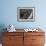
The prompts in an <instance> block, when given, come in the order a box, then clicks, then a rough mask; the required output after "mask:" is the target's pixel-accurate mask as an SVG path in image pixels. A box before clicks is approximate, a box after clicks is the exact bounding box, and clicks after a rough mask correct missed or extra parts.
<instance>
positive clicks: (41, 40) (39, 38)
mask: <svg viewBox="0 0 46 46" xmlns="http://www.w3.org/2000/svg"><path fill="white" fill-rule="evenodd" d="M32 43H33V44H43V43H44V36H32Z"/></svg>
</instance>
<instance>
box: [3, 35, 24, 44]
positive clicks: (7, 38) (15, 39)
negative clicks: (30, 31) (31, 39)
mask: <svg viewBox="0 0 46 46" xmlns="http://www.w3.org/2000/svg"><path fill="white" fill-rule="evenodd" d="M21 41H23V36H4V37H3V43H6V44H8V43H14V42H21Z"/></svg>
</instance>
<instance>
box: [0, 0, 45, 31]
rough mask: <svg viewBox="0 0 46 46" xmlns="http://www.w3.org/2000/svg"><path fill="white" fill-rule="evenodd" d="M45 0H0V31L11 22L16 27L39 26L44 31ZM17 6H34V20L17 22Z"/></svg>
mask: <svg viewBox="0 0 46 46" xmlns="http://www.w3.org/2000/svg"><path fill="white" fill-rule="evenodd" d="M45 4H46V0H0V27H1V28H0V31H1V29H2V27H3V28H4V27H7V26H8V25H9V24H13V25H14V26H15V27H16V28H20V29H24V28H29V27H30V28H37V27H40V28H42V29H43V30H44V31H45V32H46V5H45ZM17 7H35V22H18V21H17Z"/></svg>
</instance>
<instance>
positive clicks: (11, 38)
mask: <svg viewBox="0 0 46 46" xmlns="http://www.w3.org/2000/svg"><path fill="white" fill-rule="evenodd" d="M44 36H45V33H44V32H3V42H2V45H3V46H44V41H45V40H44V39H45V37H44Z"/></svg>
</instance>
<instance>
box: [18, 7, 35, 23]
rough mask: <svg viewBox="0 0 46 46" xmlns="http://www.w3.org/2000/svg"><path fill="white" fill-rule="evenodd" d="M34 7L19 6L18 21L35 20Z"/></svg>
mask: <svg viewBox="0 0 46 46" xmlns="http://www.w3.org/2000/svg"><path fill="white" fill-rule="evenodd" d="M34 12H35V9H34V7H18V8H17V20H18V21H25V22H26V21H27V22H28V21H30V22H31V21H34V20H35V13H34Z"/></svg>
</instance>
